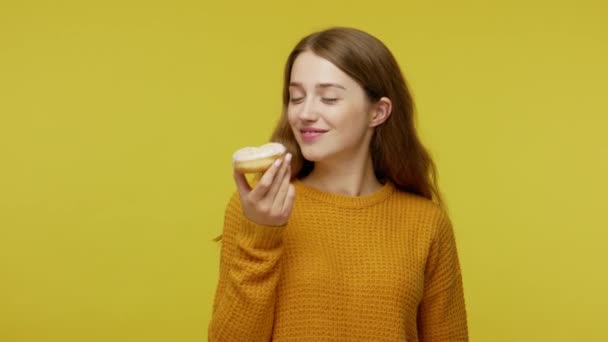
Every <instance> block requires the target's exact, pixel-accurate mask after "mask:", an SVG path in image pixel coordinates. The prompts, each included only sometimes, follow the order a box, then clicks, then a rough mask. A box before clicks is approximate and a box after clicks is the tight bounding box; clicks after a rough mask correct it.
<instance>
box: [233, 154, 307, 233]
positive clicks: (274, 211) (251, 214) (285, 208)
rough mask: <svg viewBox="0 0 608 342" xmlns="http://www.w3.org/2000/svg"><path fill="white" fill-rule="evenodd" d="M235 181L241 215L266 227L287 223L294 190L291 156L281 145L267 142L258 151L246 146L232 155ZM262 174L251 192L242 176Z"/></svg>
mask: <svg viewBox="0 0 608 342" xmlns="http://www.w3.org/2000/svg"><path fill="white" fill-rule="evenodd" d="M233 163H234V181H235V183H236V186H237V189H238V191H239V195H240V197H241V206H242V209H243V214H244V215H245V217H247V218H248V219H249V220H251V221H253V222H255V223H257V224H261V225H267V226H283V225H285V224H287V221H288V219H289V215H290V214H291V209H292V207H293V201H294V198H295V188H294V186H293V185H292V184H291V183H290V182H289V181H290V178H291V164H290V163H291V154H290V153H286V149H285V147H284V146H283V145H281V144H278V143H269V144H266V145H262V146H260V147H259V148H255V147H245V148H243V149H240V150H238V151H236V152H235V153H234V155H233ZM261 172H264V175H263V176H262V178H261V179H260V181H259V183H258V184H257V185H256V186H255V187H254V188H253V189H252V188H251V186H250V185H249V183H248V182H247V179H246V178H245V175H244V174H245V173H261Z"/></svg>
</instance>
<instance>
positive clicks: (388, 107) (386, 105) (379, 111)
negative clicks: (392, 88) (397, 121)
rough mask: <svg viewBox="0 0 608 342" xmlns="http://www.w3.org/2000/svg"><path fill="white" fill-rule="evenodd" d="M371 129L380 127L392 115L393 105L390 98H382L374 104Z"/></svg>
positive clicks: (370, 122) (370, 123)
mask: <svg viewBox="0 0 608 342" xmlns="http://www.w3.org/2000/svg"><path fill="white" fill-rule="evenodd" d="M371 110H372V112H371V113H370V115H371V117H370V121H369V127H376V126H380V125H381V124H382V123H384V121H386V119H388V117H389V116H390V115H391V112H392V110H393V103H392V102H391V100H390V99H389V98H388V97H382V98H380V100H378V102H376V103H374V104H372V107H371Z"/></svg>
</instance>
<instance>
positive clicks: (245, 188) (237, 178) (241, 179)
mask: <svg viewBox="0 0 608 342" xmlns="http://www.w3.org/2000/svg"><path fill="white" fill-rule="evenodd" d="M234 182H235V183H236V188H237V190H238V191H239V193H240V194H241V196H246V195H247V194H249V193H250V192H251V186H250V185H249V183H248V182H247V178H245V175H244V174H242V173H240V172H237V171H236V170H234Z"/></svg>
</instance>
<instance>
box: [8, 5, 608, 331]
mask: <svg viewBox="0 0 608 342" xmlns="http://www.w3.org/2000/svg"><path fill="white" fill-rule="evenodd" d="M606 4H607V3H606V2H604V1H599V0H597V1H591V0H581V1H547V0H543V1H529V0H528V1H524V0H515V1H494V2H492V1H470V0H464V1H447V0H446V1H424V2H423V1H382V0H378V1H366V2H363V1H361V2H352V1H333V2H330V1H320V0H310V1H303V2H292V1H288V2H279V1H277V2H270V1H247V2H246V1H242V2H229V1H226V2H221V1H184V0H175V1H125V0H122V1H116V0H113V1H103V2H102V1H96V2H88V1H54V2H47V1H16V0H15V1H10V0H3V1H2V2H0V341H3V342H20V341H36V342H37V341H62V342H68V341H201V340H206V333H207V324H208V321H209V318H210V314H211V304H212V300H213V295H214V291H215V284H216V281H217V274H218V260H219V259H218V256H219V254H218V253H219V247H218V245H217V244H215V243H212V242H211V241H210V240H211V239H212V238H213V237H215V236H216V235H218V234H219V233H220V232H221V228H222V227H221V226H222V220H223V216H222V215H223V210H224V206H225V204H226V201H227V200H228V197H229V196H230V194H231V193H232V191H233V189H234V185H233V181H232V174H231V165H230V156H231V154H232V152H233V151H234V150H235V149H237V148H239V147H242V146H245V145H257V144H261V143H263V142H265V141H266V139H267V138H268V136H269V134H270V132H271V130H272V128H273V126H274V124H275V122H276V120H277V118H278V114H279V112H280V91H281V75H282V68H283V63H284V61H285V58H286V56H287V54H288V53H289V51H290V49H291V48H292V47H293V45H294V44H295V43H296V42H297V41H298V40H299V38H301V37H302V36H303V35H305V34H308V33H310V32H312V31H314V30H318V29H323V28H326V27H329V26H335V25H343V26H354V27H357V28H361V29H363V30H366V31H368V32H370V33H372V34H374V35H376V36H377V37H379V38H380V39H381V40H383V41H384V42H385V43H386V44H387V45H388V46H389V48H390V49H391V50H392V51H393V52H394V54H395V56H396V57H397V59H398V61H399V63H400V65H401V66H402V68H403V71H404V74H405V76H406V78H407V80H408V82H409V85H410V86H411V88H412V92H413V94H414V97H415V100H416V103H417V120H418V127H419V130H420V134H421V137H422V139H423V142H424V143H425V144H426V146H427V147H428V148H429V150H430V151H431V153H432V154H433V156H434V158H435V160H436V162H437V164H438V167H439V176H440V185H441V189H442V190H443V192H444V195H445V197H446V200H447V202H448V205H449V209H450V213H451V216H452V220H453V221H454V225H455V230H456V235H457V243H458V248H459V254H460V258H461V263H462V267H463V276H464V283H465V292H466V294H465V295H466V302H467V309H468V313H469V329H470V336H471V340H472V341H492V342H503V341H505V342H506V341H530V342H532V341H607V340H608V330H606V329H605V326H604V325H605V323H606V307H608V295H607V294H606V290H607V289H608V274H607V272H606V270H605V263H606V261H608V248H606V244H607V243H608V233H606V230H607V229H608V219H607V217H606V213H607V212H608V205H607V201H606V197H605V196H606V194H607V193H608V182H607V181H606V178H605V177H606V175H608V153H607V149H608V139H607V138H606V130H607V128H608V119H607V115H608V105H607V101H606V99H608V96H607V95H606V92H607V90H608V88H607V86H606V84H607V83H606V82H607V80H608V62H607V61H608V20H606V18H607V17H608V5H606ZM345 233H347V232H345Z"/></svg>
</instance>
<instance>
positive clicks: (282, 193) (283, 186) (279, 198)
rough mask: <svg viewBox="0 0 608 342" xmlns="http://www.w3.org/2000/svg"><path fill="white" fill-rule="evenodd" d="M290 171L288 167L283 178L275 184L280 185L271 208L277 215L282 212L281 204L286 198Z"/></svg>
mask: <svg viewBox="0 0 608 342" xmlns="http://www.w3.org/2000/svg"><path fill="white" fill-rule="evenodd" d="M290 171H291V170H290V167H288V168H287V170H285V173H284V174H283V178H282V179H281V180H280V182H277V183H280V185H279V187H278V189H277V193H276V195H275V196H274V202H273V208H274V209H275V210H276V211H277V212H279V213H281V212H283V203H284V202H285V197H286V196H287V191H288V189H289V184H290V181H291V173H290Z"/></svg>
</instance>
